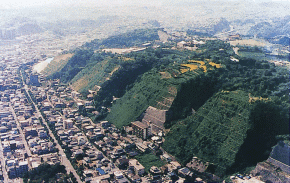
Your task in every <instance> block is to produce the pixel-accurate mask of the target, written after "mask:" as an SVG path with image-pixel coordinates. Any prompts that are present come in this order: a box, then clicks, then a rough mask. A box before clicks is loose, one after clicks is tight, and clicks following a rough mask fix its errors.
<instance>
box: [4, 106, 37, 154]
mask: <svg viewBox="0 0 290 183" xmlns="http://www.w3.org/2000/svg"><path fill="white" fill-rule="evenodd" d="M9 106H10V110H11V111H12V114H13V117H14V119H15V121H16V124H17V128H18V130H19V132H20V136H21V138H22V141H23V142H24V147H25V149H26V152H27V155H28V157H31V156H32V154H31V151H30V148H29V147H28V144H27V141H26V139H25V136H24V133H23V130H22V129H21V126H20V123H19V121H18V119H17V116H16V114H15V111H14V109H13V107H12V105H11V104H10V103H9Z"/></svg>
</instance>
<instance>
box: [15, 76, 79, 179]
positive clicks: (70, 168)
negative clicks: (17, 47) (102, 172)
mask: <svg viewBox="0 0 290 183" xmlns="http://www.w3.org/2000/svg"><path fill="white" fill-rule="evenodd" d="M21 76H22V73H21ZM22 77H23V76H22ZM22 81H23V78H22ZM23 85H24V89H25V91H26V92H27V94H28V97H29V98H30V100H31V101H32V104H33V105H34V107H35V110H36V113H37V115H38V116H40V117H41V119H42V121H43V124H44V125H45V126H46V127H47V129H48V133H49V135H50V136H51V137H52V139H53V140H54V142H55V143H56V148H57V149H58V150H59V152H58V153H59V154H60V155H61V162H62V164H63V165H64V166H65V168H66V171H67V173H68V174H69V173H70V172H72V173H73V175H74V176H75V178H76V179H77V182H78V183H82V181H81V179H80V176H79V175H78V174H77V172H76V170H75V169H74V168H73V166H72V164H71V163H70V161H69V160H68V159H67V157H66V155H65V153H64V151H63V149H62V148H61V146H60V145H59V143H58V141H57V140H56V138H55V136H54V134H53V133H52V131H51V130H50V128H49V126H48V124H47V122H46V120H45V119H44V118H43V116H42V115H41V113H40V110H39V109H38V107H37V105H36V104H35V103H34V102H33V100H32V98H31V96H30V94H29V92H28V90H29V88H28V87H27V85H26V84H25V83H23Z"/></svg>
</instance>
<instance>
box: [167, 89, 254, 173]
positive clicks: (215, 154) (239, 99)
mask: <svg viewBox="0 0 290 183" xmlns="http://www.w3.org/2000/svg"><path fill="white" fill-rule="evenodd" d="M248 101H249V98H248V96H247V93H245V92H243V91H233V92H228V91H222V92H219V93H216V94H215V95H214V96H212V97H211V98H210V99H209V100H208V101H207V102H206V103H205V104H204V105H203V106H202V107H200V108H199V110H197V112H196V113H195V114H193V115H192V116H189V117H188V118H186V119H184V120H179V121H178V122H177V124H175V125H174V126H172V128H171V129H170V132H169V133H168V134H167V135H166V138H165V142H164V144H163V147H164V149H165V150H166V151H168V152H169V153H170V154H172V155H175V156H176V157H177V158H178V159H179V160H181V162H182V163H184V164H186V163H187V162H189V161H190V160H191V159H192V157H193V156H196V157H198V158H199V159H201V160H202V161H204V162H209V163H210V166H209V167H208V171H210V172H212V173H214V174H216V175H218V176H222V175H224V174H225V172H226V171H227V169H228V168H229V167H231V165H233V164H234V163H235V158H236V154H237V153H238V151H239V149H240V147H241V145H242V144H243V143H244V139H245V138H246V137H247V131H248V129H250V127H251V125H250V124H249V120H248V119H249V115H250V103H249V102H248Z"/></svg>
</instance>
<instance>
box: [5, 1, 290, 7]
mask: <svg viewBox="0 0 290 183" xmlns="http://www.w3.org/2000/svg"><path fill="white" fill-rule="evenodd" d="M180 1H182V2H186V1H188V2H193V1H203V0H191V1H190V0H146V1H140V0H0V8H1V9H3V8H4V9H14V8H24V7H35V6H47V5H48V6H74V5H87V6H92V5H95V6H104V5H130V4H140V5H162V4H173V3H178V2H180ZM204 1H205V0H204ZM207 1H209V0H207ZM212 1H217V0H212ZM228 1H240V0H228ZM248 1H253V2H263V1H274V2H285V1H287V2H290V0H248Z"/></svg>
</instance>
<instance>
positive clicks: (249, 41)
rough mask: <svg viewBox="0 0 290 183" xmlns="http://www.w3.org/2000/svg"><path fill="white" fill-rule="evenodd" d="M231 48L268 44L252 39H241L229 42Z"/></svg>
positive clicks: (267, 43)
mask: <svg viewBox="0 0 290 183" xmlns="http://www.w3.org/2000/svg"><path fill="white" fill-rule="evenodd" d="M229 43H230V44H231V45H232V46H237V45H244V46H268V45H270V43H269V42H267V41H264V40H254V39H243V40H235V41H229Z"/></svg>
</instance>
